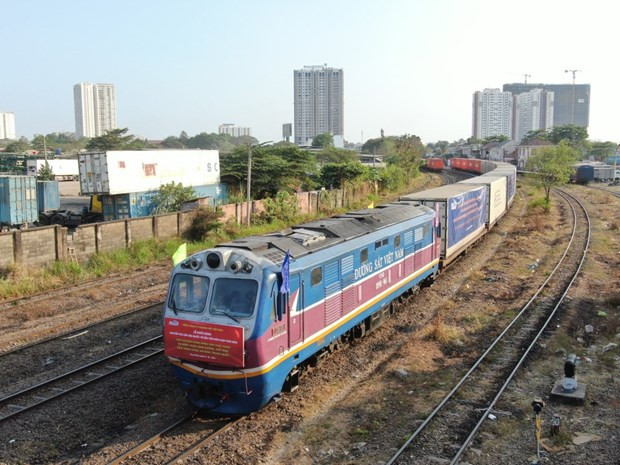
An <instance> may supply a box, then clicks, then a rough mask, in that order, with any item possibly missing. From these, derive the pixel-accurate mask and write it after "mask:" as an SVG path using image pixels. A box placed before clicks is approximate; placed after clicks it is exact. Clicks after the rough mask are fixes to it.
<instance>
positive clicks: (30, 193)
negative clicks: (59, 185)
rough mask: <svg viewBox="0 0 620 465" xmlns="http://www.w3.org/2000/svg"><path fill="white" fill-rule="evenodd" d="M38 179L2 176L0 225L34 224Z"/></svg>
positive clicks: (36, 216)
mask: <svg viewBox="0 0 620 465" xmlns="http://www.w3.org/2000/svg"><path fill="white" fill-rule="evenodd" d="M38 217H39V213H38V209H37V179H36V178H35V177H33V176H0V224H1V225H3V226H8V227H13V226H21V225H25V224H30V223H34V222H35V221H36V220H37V219H38Z"/></svg>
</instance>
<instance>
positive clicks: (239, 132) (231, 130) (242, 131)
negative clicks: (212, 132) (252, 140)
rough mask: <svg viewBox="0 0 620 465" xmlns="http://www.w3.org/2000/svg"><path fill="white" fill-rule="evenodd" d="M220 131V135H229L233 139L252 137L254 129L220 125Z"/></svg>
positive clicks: (227, 124) (226, 124)
mask: <svg viewBox="0 0 620 465" xmlns="http://www.w3.org/2000/svg"><path fill="white" fill-rule="evenodd" d="M218 131H219V133H220V134H229V135H231V136H233V137H241V136H251V135H252V129H251V128H247V127H242V126H236V125H234V124H231V123H224V124H220V126H219V128H218Z"/></svg>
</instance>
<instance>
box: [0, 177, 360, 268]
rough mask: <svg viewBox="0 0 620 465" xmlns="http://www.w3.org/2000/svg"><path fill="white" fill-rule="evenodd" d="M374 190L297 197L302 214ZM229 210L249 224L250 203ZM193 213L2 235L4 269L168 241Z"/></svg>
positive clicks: (228, 217)
mask: <svg viewBox="0 0 620 465" xmlns="http://www.w3.org/2000/svg"><path fill="white" fill-rule="evenodd" d="M369 192H370V189H369V187H367V186H366V187H362V188H359V189H354V190H351V189H349V190H347V191H343V190H332V191H315V192H300V193H298V194H295V195H296V201H297V206H298V208H299V212H300V213H303V214H308V213H325V212H329V211H330V210H334V209H336V208H341V207H343V206H346V205H347V204H348V203H349V202H351V201H353V200H356V199H361V198H362V197H363V196H365V195H367V194H368V193H369ZM218 208H219V209H220V210H221V211H222V212H223V217H222V222H226V221H235V222H237V223H239V224H243V223H245V222H246V211H247V204H246V203H245V202H243V203H236V204H228V205H222V206H219V207H218ZM264 210H265V202H264V201H262V200H255V201H253V202H252V204H251V211H252V214H253V215H257V214H260V212H262V211H264ZM192 216H193V212H191V211H189V212H179V213H171V214H167V215H157V216H149V217H145V218H132V219H126V220H118V221H108V222H105V223H97V224H87V225H83V226H79V227H77V228H76V229H75V230H74V231H72V232H68V230H67V228H62V227H60V226H44V227H41V228H32V229H25V230H21V231H9V232H4V233H0V268H6V267H8V266H10V265H12V264H14V263H18V264H21V265H25V266H28V267H42V266H45V265H47V264H50V263H53V262H54V261H56V260H67V259H71V256H70V254H69V250H71V249H72V250H73V252H74V254H75V257H76V258H77V260H78V262H79V263H84V262H85V261H86V260H87V259H88V257H90V256H91V255H93V254H96V253H100V252H109V251H113V250H118V249H123V248H126V247H128V246H129V245H130V244H131V242H132V241H138V240H143V239H150V238H152V237H156V238H160V239H165V238H170V237H175V236H178V235H179V234H180V233H181V234H182V233H183V231H185V230H186V229H187V227H188V226H189V224H190V222H191V219H192Z"/></svg>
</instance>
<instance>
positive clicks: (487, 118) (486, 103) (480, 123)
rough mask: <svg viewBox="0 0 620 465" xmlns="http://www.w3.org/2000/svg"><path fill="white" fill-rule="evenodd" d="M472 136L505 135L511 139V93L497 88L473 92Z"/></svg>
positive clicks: (478, 137) (484, 137) (479, 137)
mask: <svg viewBox="0 0 620 465" xmlns="http://www.w3.org/2000/svg"><path fill="white" fill-rule="evenodd" d="M472 136H473V137H475V138H476V139H486V138H487V137H491V136H506V137H508V138H509V139H512V95H511V94H510V92H502V91H501V90H499V89H484V91H483V92H480V91H476V92H474V98H473V107H472Z"/></svg>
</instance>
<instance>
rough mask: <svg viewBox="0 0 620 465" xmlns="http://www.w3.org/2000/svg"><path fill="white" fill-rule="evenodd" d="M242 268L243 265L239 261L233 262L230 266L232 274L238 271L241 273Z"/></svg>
mask: <svg viewBox="0 0 620 465" xmlns="http://www.w3.org/2000/svg"><path fill="white" fill-rule="evenodd" d="M242 266H243V265H242V264H241V261H239V260H235V261H234V262H232V263H231V264H230V270H231V271H232V272H233V273H238V272H239V271H241V268H242Z"/></svg>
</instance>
